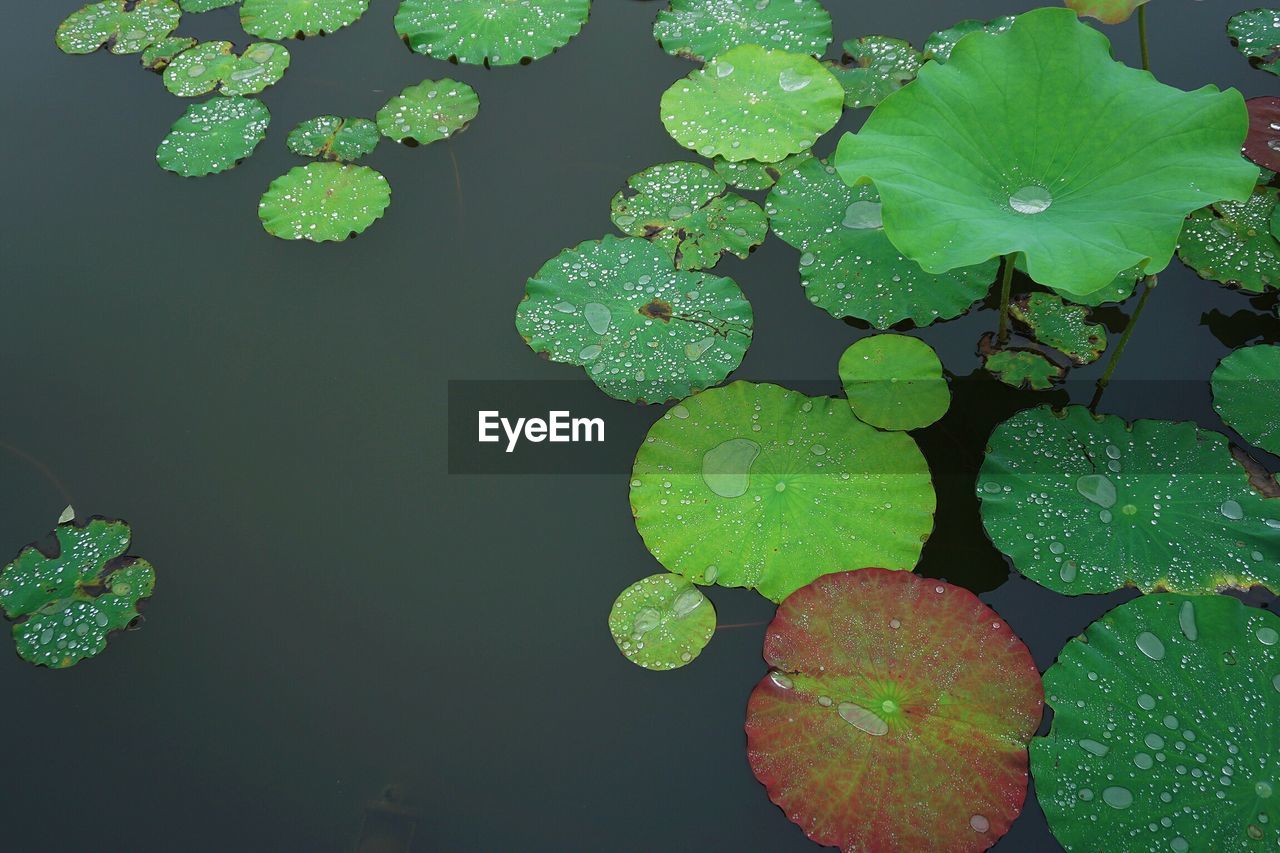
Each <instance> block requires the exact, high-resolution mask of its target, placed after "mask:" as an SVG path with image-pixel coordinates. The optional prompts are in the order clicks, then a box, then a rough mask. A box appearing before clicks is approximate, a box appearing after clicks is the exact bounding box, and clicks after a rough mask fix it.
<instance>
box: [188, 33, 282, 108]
mask: <svg viewBox="0 0 1280 853" xmlns="http://www.w3.org/2000/svg"><path fill="white" fill-rule="evenodd" d="M288 67H289V50H288V48H286V47H285V46H284V45H282V44H274V43H272V42H265V41H258V42H254V43H253V44H251V45H249V46H248V47H246V48H245V49H244V52H243V53H242V54H240V55H239V56H236V54H235V53H234V52H233V45H232V44H231V42H229V41H206V42H201V43H200V44H197V45H196V46H195V47H193V48H189V49H188V50H184V51H183V52H182V53H180V54H178V55H177V56H175V57H174V58H173V59H172V60H171V61H170V62H169V64H168V65H167V66H166V67H165V69H164V87H165V88H166V89H168V90H169V91H170V92H172V93H173V94H175V95H178V96H180V97H184V98H192V97H195V96H196V95H204V94H207V93H209V92H212V91H214V90H215V89H216V90H218V91H220V92H221V93H222V94H224V95H253V94H256V93H258V92H261V91H262V90H263V89H265V88H267V87H268V86H270V85H272V84H273V83H277V82H279V80H280V78H281V77H283V76H284V72H285V69H286V68H288Z"/></svg>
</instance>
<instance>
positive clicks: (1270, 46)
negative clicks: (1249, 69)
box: [1227, 9, 1280, 74]
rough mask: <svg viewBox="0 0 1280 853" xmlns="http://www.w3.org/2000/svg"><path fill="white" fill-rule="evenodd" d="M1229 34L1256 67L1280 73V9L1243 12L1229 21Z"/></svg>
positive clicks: (1232, 41) (1233, 42)
mask: <svg viewBox="0 0 1280 853" xmlns="http://www.w3.org/2000/svg"><path fill="white" fill-rule="evenodd" d="M1227 35H1229V36H1230V37H1231V43H1232V44H1234V45H1235V46H1236V47H1237V48H1238V49H1239V50H1240V52H1241V53H1243V54H1244V55H1245V56H1246V57H1248V59H1249V63H1250V64H1251V65H1253V67H1254V68H1261V69H1262V70H1263V71H1270V72H1271V73H1272V74H1280V10H1276V9H1252V10H1250V11H1248V12H1241V13H1240V14H1238V15H1235V16H1234V17H1232V18H1231V20H1229V21H1227Z"/></svg>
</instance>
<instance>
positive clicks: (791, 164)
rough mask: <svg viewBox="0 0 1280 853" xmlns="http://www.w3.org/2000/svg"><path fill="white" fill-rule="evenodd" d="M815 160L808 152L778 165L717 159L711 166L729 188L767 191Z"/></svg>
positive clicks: (791, 157) (783, 160)
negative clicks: (804, 163)
mask: <svg viewBox="0 0 1280 853" xmlns="http://www.w3.org/2000/svg"><path fill="white" fill-rule="evenodd" d="M811 159H813V155H812V154H810V153H809V152H808V151H801V152H800V153H799V154H792V155H791V156H790V157H784V158H783V159H781V160H779V161H778V162H776V163H761V162H760V161H759V160H739V161H738V162H736V163H735V162H733V161H732V160H726V159H724V158H723V157H717V158H715V160H714V161H713V162H712V164H711V166H712V168H713V169H715V172H716V174H717V175H719V176H720V177H721V178H723V179H724V180H725V181H726V182H727V183H728V184H729V186H731V187H733V188H734V189H738V190H767V189H769V188H770V187H772V186H773V185H774V184H775V183H777V182H778V178H780V177H782V176H783V175H785V174H787V173H788V172H790V171H792V170H794V169H795V168H796V167H797V166H799V165H800V164H801V163H803V162H804V161H806V160H811Z"/></svg>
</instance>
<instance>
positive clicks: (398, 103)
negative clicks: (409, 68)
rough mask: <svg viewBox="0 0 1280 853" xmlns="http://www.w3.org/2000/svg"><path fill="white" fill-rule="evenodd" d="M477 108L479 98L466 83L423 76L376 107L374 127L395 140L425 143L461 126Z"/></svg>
mask: <svg viewBox="0 0 1280 853" xmlns="http://www.w3.org/2000/svg"><path fill="white" fill-rule="evenodd" d="M479 112H480V98H478V97H477V96H476V91H475V89H472V88H471V87H470V86H468V85H467V84H466V83H459V82H458V81H457V80H450V79H448V78H445V79H444V80H423V81H422V82H421V83H418V84H417V85H415V86H408V87H406V88H405V90H404V91H402V92H401V93H400V94H399V95H396V96H395V97H394V98H392V99H391V100H389V101H387V103H386V105H385V106H383V108H382V109H380V110H378V130H380V131H382V135H383V136H385V137H387V139H393V140H395V141H396V142H404V143H406V144H409V145H428V144H430V143H432V142H436V141H438V140H441V139H447V138H449V137H450V136H453V135H454V134H455V133H459V132H460V131H462V130H464V129H465V128H466V126H467V125H468V124H470V123H471V120H472V119H473V118H475V117H476V115H477V114H478V113H479Z"/></svg>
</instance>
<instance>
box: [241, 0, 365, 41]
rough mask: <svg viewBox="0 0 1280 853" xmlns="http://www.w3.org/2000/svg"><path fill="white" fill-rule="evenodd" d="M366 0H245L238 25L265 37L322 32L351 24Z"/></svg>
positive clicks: (361, 13)
mask: <svg viewBox="0 0 1280 853" xmlns="http://www.w3.org/2000/svg"><path fill="white" fill-rule="evenodd" d="M368 8H369V0H244V4H243V5H242V6H241V7H240V26H242V27H244V31H245V32H246V33H249V34H250V35H255V36H257V37H258V38H264V39H273V40H276V41H278V40H280V39H292V38H299V39H300V38H306V37H308V36H322V35H326V34H328V33H332V32H336V31H337V30H340V29H342V28H343V27H345V26H348V25H350V24H354V23H355V22H356V21H357V20H359V19H360V16H361V15H363V14H364V13H365V10H366V9H368Z"/></svg>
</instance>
